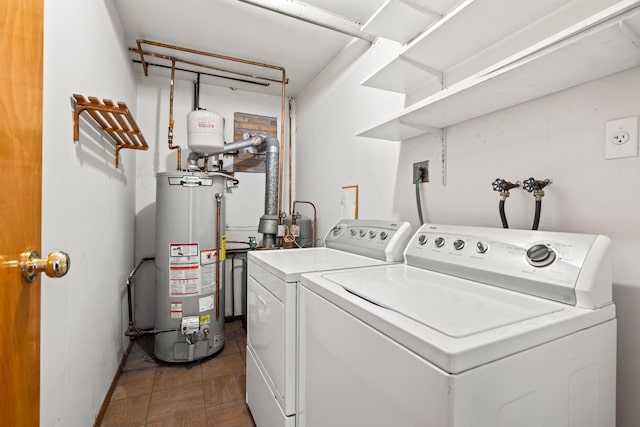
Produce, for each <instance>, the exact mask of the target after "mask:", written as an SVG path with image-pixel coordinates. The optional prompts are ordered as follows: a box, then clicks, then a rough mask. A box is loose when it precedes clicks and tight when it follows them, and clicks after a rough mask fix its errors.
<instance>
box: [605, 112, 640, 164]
mask: <svg viewBox="0 0 640 427" xmlns="http://www.w3.org/2000/svg"><path fill="white" fill-rule="evenodd" d="M637 156H638V116H634V117H627V118H625V119H620V120H612V121H610V122H607V124H606V126H605V143H604V158H605V159H620V158H623V157H637Z"/></svg>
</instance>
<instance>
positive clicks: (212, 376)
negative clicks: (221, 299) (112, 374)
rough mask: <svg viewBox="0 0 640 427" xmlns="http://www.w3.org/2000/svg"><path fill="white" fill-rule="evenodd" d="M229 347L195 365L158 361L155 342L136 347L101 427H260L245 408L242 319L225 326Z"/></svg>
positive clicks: (149, 339)
mask: <svg viewBox="0 0 640 427" xmlns="http://www.w3.org/2000/svg"><path fill="white" fill-rule="evenodd" d="M225 337H226V342H225V347H224V349H223V350H222V351H221V352H220V353H218V354H217V355H214V356H213V357H210V358H208V359H204V360H201V361H197V362H194V363H191V364H184V365H182V364H168V363H165V362H162V361H158V360H156V359H155V357H154V355H153V337H152V336H150V335H145V336H143V337H141V338H138V339H137V340H136V341H135V342H134V343H133V346H132V347H131V351H130V353H129V356H128V358H127V361H126V364H125V366H124V369H123V372H122V374H121V375H120V378H119V379H118V382H117V384H116V387H115V389H114V392H113V395H112V397H111V402H110V403H109V406H108V408H107V411H106V413H105V416H104V418H103V420H102V424H101V425H102V426H105V427H111V426H117V427H120V426H121V427H143V426H147V427H174V426H175V427H182V426H185V427H187V426H188V427H200V426H214V427H245V426H246V427H255V424H254V423H253V419H252V418H251V414H250V412H249V410H248V408H247V406H246V404H245V403H244V400H245V394H246V384H245V383H246V375H245V358H246V332H245V330H244V328H243V326H242V322H241V321H240V320H238V321H234V322H229V323H226V324H225Z"/></svg>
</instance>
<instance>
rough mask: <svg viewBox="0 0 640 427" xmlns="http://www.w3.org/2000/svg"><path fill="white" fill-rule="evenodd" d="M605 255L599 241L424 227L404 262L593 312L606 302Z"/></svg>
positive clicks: (584, 237)
mask: <svg viewBox="0 0 640 427" xmlns="http://www.w3.org/2000/svg"><path fill="white" fill-rule="evenodd" d="M610 252H611V251H610V240H609V239H608V238H607V237H605V236H600V235H589V234H574V233H559V232H546V231H530V230H514V229H502V228H499V229H498V228H481V227H465V226H453V225H432V224H425V225H423V226H422V227H421V228H420V229H419V230H418V231H417V232H416V233H415V234H414V236H413V238H412V239H411V241H410V243H409V245H408V246H407V249H406V251H405V257H406V262H407V264H409V265H412V266H415V267H420V268H425V269H429V270H433V271H438V272H440V273H445V274H449V275H452V276H457V277H461V278H465V279H469V280H474V281H478V282H482V283H486V284H489V285H495V286H500V287H504V288H508V289H511V290H515V291H519V292H523V293H527V294H531V295H536V296H540V297H544V298H548V299H552V300H555V301H559V302H563V303H566V304H572V305H579V306H587V307H598V306H601V305H606V304H608V303H610V302H611V253H610Z"/></svg>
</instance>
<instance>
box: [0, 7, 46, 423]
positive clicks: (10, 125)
mask: <svg viewBox="0 0 640 427" xmlns="http://www.w3.org/2000/svg"><path fill="white" fill-rule="evenodd" d="M43 8H44V7H43V0H2V1H0V21H1V22H0V33H1V36H0V58H2V65H0V67H1V68H2V73H1V76H2V77H0V230H1V233H0V305H1V306H0V325H2V328H1V331H0V354H1V355H0V414H1V415H0V417H1V418H2V425H6V426H37V425H38V424H39V418H40V417H39V415H40V279H36V280H35V281H33V282H31V283H27V282H26V281H23V279H22V276H21V274H20V268H19V266H18V265H17V264H16V261H17V260H19V257H20V254H21V253H23V252H25V251H26V250H28V249H33V250H38V251H40V224H41V221H40V215H41V194H42V181H41V179H42V177H41V170H42V65H43V58H42V51H43V48H42V46H43Z"/></svg>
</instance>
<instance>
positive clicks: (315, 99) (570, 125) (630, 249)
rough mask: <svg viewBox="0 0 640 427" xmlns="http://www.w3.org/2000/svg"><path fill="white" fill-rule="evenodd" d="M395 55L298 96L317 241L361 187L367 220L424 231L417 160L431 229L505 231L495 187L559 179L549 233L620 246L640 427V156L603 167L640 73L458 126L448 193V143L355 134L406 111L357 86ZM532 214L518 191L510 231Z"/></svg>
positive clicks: (623, 411) (622, 362) (300, 165)
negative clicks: (424, 172) (614, 124)
mask: <svg viewBox="0 0 640 427" xmlns="http://www.w3.org/2000/svg"><path fill="white" fill-rule="evenodd" d="M391 50H393V49H391ZM388 53H389V52H388V50H385V49H383V48H382V47H381V46H379V45H374V46H372V48H371V49H370V50H369V51H367V52H366V53H365V54H364V55H363V56H362V57H361V58H360V59H358V60H357V61H355V62H354V64H353V66H352V67H350V68H348V69H346V70H344V71H341V72H339V73H329V72H327V73H324V74H322V75H320V76H319V77H318V78H316V81H315V82H314V84H313V85H312V86H310V87H309V88H308V89H305V91H303V93H302V94H301V95H300V96H299V97H298V98H297V103H296V107H297V117H296V121H297V128H296V131H297V134H296V147H295V150H296V160H297V162H296V176H295V179H296V181H295V182H296V185H295V190H296V191H295V197H296V198H302V199H306V200H314V201H316V202H318V208H319V212H318V215H319V218H320V219H319V226H320V227H319V233H320V234H322V233H324V232H326V231H327V229H328V227H330V226H331V225H332V223H333V222H335V220H336V219H337V218H338V216H339V213H340V208H339V200H340V197H339V187H340V186H341V185H344V184H359V185H360V195H361V200H360V216H361V217H362V218H364V217H376V218H379V217H393V218H398V219H400V220H406V221H410V222H411V223H412V225H413V227H414V228H416V227H417V226H418V218H417V210H416V205H415V192H414V186H413V185H412V175H411V165H412V164H413V162H416V161H422V160H429V166H430V177H431V182H430V183H428V184H425V186H424V187H423V189H422V196H423V211H424V213H425V220H427V221H429V222H433V223H450V224H467V225H480V226H495V227H499V226H500V219H499V216H498V195H497V193H495V192H493V191H492V189H491V182H492V181H493V180H494V179H495V178H498V177H500V178H504V179H508V180H524V179H526V178H529V177H535V178H538V179H545V178H549V179H552V180H553V184H551V185H550V186H549V187H548V188H547V189H546V190H545V193H546V196H545V197H544V199H543V206H542V219H541V224H540V229H543V230H560V231H568V232H584V233H599V234H605V235H608V236H610V237H611V238H612V239H613V250H614V260H615V261H614V300H615V302H616V304H617V309H618V318H619V324H618V340H619V342H618V426H621V427H633V426H637V425H640V407H638V405H637V396H638V395H640V338H638V334H637V326H638V325H639V324H640V311H639V310H637V308H636V307H638V306H640V263H638V261H637V257H638V254H640V222H639V221H638V218H639V217H640V198H639V197H638V194H640V158H638V157H635V158H628V159H619V160H604V145H603V141H604V127H605V122H606V121H607V120H612V119H617V118H622V117H627V116H632V115H640V104H638V102H637V100H638V99H640V69H639V68H635V69H632V70H628V71H626V72H622V73H619V74H616V75H613V76H609V77H606V78H603V79H600V80H597V81H594V82H591V83H588V84H585V85H581V86H579V87H575V88H572V89H569V90H566V91H563V92H560V93H557V94H554V95H551V96H547V97H544V98H541V99H538V100H534V101H531V102H528V103H525V104H522V105H519V106H516V107H512V108H509V109H507V110H504V111H500V112H497V113H494V114H490V115H487V116H484V117H480V118H477V119H475V120H471V121H468V122H465V123H461V124H459V125H456V126H452V127H450V128H448V129H447V143H446V144H447V163H446V164H447V172H446V174H447V183H446V186H445V185H443V184H442V179H441V171H442V169H441V167H440V161H441V160H440V159H441V157H440V156H441V150H440V139H439V138H438V137H436V136H422V137H418V138H415V139H413V140H409V141H405V142H403V143H401V144H400V143H397V142H384V141H377V140H369V139H365V138H359V137H356V136H354V135H355V133H356V132H357V131H359V130H362V129H363V128H366V127H368V126H370V125H372V124H375V123H376V121H377V120H378V119H381V118H384V117H386V116H391V115H393V114H394V113H395V112H396V111H398V107H401V104H400V106H398V103H397V102H396V100H394V99H390V100H387V102H385V97H389V96H391V95H389V94H385V92H384V91H380V90H377V89H371V88H364V87H360V86H359V83H360V82H361V81H362V80H363V79H364V78H366V77H367V76H368V75H370V74H371V73H372V72H373V71H375V70H376V69H377V67H378V66H379V65H380V64H381V63H384V57H385V56H387V54H388ZM320 86H321V87H323V90H322V91H318V90H316V89H315V88H316V87H320ZM533 206H534V200H533V197H532V196H531V195H529V194H528V193H526V192H524V191H522V190H516V191H512V195H511V197H510V198H509V199H508V200H507V214H508V218H509V221H510V224H511V226H512V227H513V228H530V227H531V222H532V218H533Z"/></svg>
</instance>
